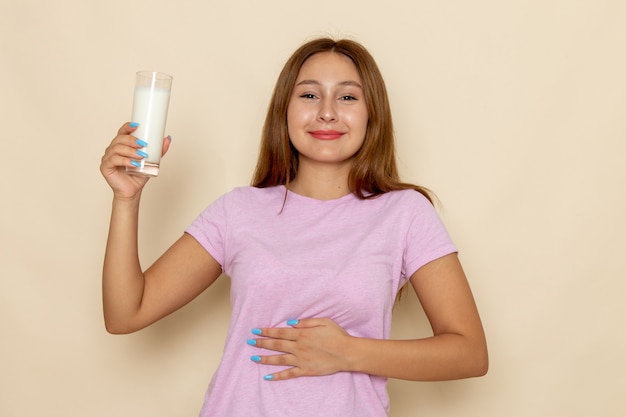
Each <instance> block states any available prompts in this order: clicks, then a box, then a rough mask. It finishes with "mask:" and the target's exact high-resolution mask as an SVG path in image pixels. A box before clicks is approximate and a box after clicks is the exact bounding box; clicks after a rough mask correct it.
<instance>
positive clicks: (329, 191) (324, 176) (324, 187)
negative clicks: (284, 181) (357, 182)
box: [289, 164, 351, 200]
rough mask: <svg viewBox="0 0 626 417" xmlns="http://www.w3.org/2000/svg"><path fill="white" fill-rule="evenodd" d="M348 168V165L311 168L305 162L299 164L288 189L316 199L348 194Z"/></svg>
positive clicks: (330, 198)
mask: <svg viewBox="0 0 626 417" xmlns="http://www.w3.org/2000/svg"><path fill="white" fill-rule="evenodd" d="M349 170H350V166H343V167H336V166H334V167H326V168H324V169H321V168H319V167H318V168H316V169H313V168H312V167H310V166H308V165H306V164H304V165H300V166H299V167H298V173H297V174H296V177H295V178H294V179H293V181H291V183H290V184H289V190H290V191H292V192H294V193H296V194H300V195H303V196H305V197H311V198H315V199H318V200H334V199H337V198H340V197H343V196H345V195H347V194H350V192H351V191H350V188H349V187H348V173H349Z"/></svg>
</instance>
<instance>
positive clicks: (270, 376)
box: [263, 374, 274, 381]
mask: <svg viewBox="0 0 626 417" xmlns="http://www.w3.org/2000/svg"><path fill="white" fill-rule="evenodd" d="M263 379H264V380H266V381H271V380H272V379H274V375H272V374H269V375H265V376H264V377H263Z"/></svg>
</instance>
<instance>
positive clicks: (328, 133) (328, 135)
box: [309, 130, 344, 140]
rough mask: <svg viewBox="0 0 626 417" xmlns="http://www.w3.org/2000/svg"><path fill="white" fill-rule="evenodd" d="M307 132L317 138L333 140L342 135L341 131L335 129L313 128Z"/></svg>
mask: <svg viewBox="0 0 626 417" xmlns="http://www.w3.org/2000/svg"><path fill="white" fill-rule="evenodd" d="M309 134H310V135H311V136H313V137H314V138H315V139H319V140H335V139H339V138H340V137H342V136H343V135H344V133H343V132H338V131H336V130H315V131H313V132H309Z"/></svg>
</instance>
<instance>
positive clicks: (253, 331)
mask: <svg viewBox="0 0 626 417" xmlns="http://www.w3.org/2000/svg"><path fill="white" fill-rule="evenodd" d="M252 333H254V334H256V335H259V334H261V333H262V332H261V329H252Z"/></svg>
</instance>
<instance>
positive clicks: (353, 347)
mask: <svg viewBox="0 0 626 417" xmlns="http://www.w3.org/2000/svg"><path fill="white" fill-rule="evenodd" d="M346 352H347V353H346V355H347V359H348V363H349V365H348V366H349V368H350V369H348V370H349V371H354V372H364V373H368V374H372V375H378V376H385V377H389V378H398V379H405V380H412V381H444V380H454V379H461V378H470V377H476V376H482V375H484V374H485V373H486V372H487V369H488V366H489V365H488V355H487V348H486V344H485V342H484V340H483V339H481V338H477V340H471V339H469V338H468V337H466V336H463V335H460V334H453V333H447V334H440V335H437V336H433V337H429V338H425V339H416V340H377V339H365V338H356V337H352V338H350V340H349V342H348V343H347V346H346Z"/></svg>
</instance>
